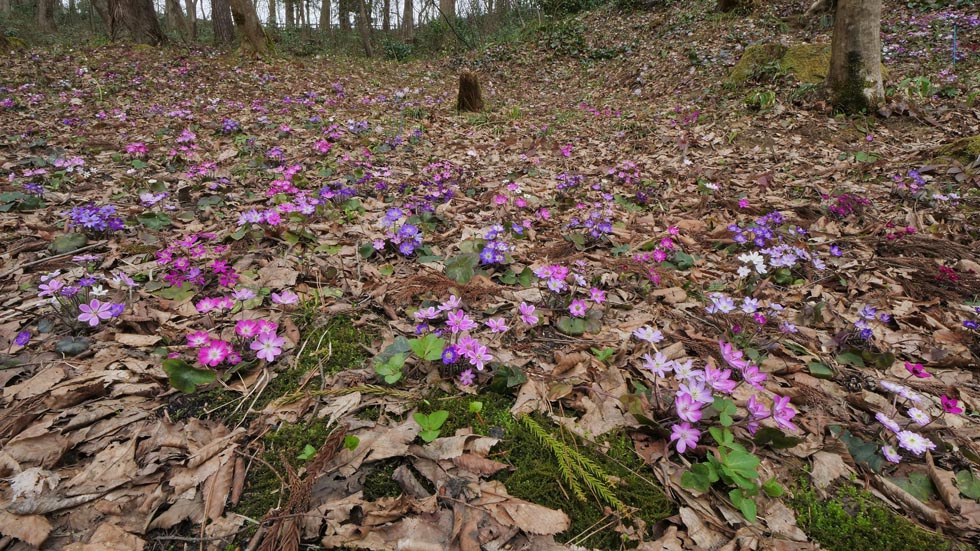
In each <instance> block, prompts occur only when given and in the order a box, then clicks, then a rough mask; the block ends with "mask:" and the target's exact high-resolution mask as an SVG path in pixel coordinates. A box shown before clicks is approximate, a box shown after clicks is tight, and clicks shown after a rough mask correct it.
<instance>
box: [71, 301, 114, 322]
mask: <svg viewBox="0 0 980 551" xmlns="http://www.w3.org/2000/svg"><path fill="white" fill-rule="evenodd" d="M111 306H112V304H111V303H109V302H102V301H100V300H99V299H97V298H93V299H92V301H91V302H89V303H88V304H80V305H79V306H78V309H79V311H81V312H82V313H81V314H79V315H78V321H81V322H85V323H88V324H89V325H90V326H92V327H95V326H97V325H98V324H99V322H100V321H102V320H107V319H110V318H112V317H113V316H112V313H111V312H110V311H109V309H110V308H111Z"/></svg>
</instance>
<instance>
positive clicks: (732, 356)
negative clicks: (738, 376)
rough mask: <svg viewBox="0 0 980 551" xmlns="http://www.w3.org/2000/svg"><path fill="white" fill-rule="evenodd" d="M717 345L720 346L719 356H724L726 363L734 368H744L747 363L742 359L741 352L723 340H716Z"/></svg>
mask: <svg viewBox="0 0 980 551" xmlns="http://www.w3.org/2000/svg"><path fill="white" fill-rule="evenodd" d="M718 346H719V347H720V348H721V356H722V357H723V358H725V361H726V362H728V365H730V366H732V367H734V368H735V369H745V367H746V366H747V365H748V362H746V361H745V360H744V359H742V352H741V351H740V350H739V349H737V348H735V347H734V346H732V345H731V343H727V342H725V341H718Z"/></svg>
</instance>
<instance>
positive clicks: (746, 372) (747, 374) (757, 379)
mask: <svg viewBox="0 0 980 551" xmlns="http://www.w3.org/2000/svg"><path fill="white" fill-rule="evenodd" d="M766 377H767V375H766V374H765V373H762V372H761V371H759V366H757V365H747V366H745V369H743V370H742V379H744V380H745V382H746V383H749V384H750V385H752V386H754V387H755V388H757V389H759V390H762V383H763V382H765V380H766Z"/></svg>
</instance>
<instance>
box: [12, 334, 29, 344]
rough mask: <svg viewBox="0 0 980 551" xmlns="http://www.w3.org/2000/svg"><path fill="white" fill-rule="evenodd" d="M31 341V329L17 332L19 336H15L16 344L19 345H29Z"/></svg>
mask: <svg viewBox="0 0 980 551" xmlns="http://www.w3.org/2000/svg"><path fill="white" fill-rule="evenodd" d="M29 342H31V332H30V331H29V330H27V331H21V332H20V333H17V336H16V337H15V338H14V344H16V345H17V346H27V343H29Z"/></svg>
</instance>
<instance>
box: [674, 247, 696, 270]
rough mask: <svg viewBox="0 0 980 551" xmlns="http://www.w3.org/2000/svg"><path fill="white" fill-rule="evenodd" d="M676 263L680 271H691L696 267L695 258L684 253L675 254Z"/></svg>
mask: <svg viewBox="0 0 980 551" xmlns="http://www.w3.org/2000/svg"><path fill="white" fill-rule="evenodd" d="M674 263H675V264H676V265H677V269H678V270H689V269H691V268H692V267H693V266H694V257H693V256H691V255H689V254H687V253H685V252H684V251H677V252H676V253H674Z"/></svg>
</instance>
